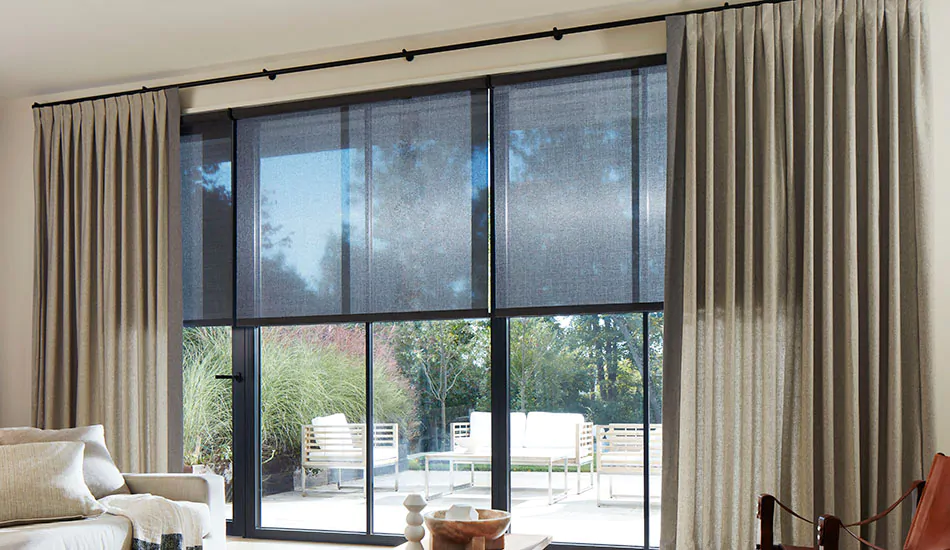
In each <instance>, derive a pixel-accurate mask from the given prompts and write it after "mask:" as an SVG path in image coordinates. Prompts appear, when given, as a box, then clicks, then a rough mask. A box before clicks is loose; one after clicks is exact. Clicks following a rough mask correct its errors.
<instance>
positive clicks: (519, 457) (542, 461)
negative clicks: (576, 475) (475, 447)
mask: <svg viewBox="0 0 950 550" xmlns="http://www.w3.org/2000/svg"><path fill="white" fill-rule="evenodd" d="M422 456H423V459H424V460H425V492H426V500H428V499H431V498H435V497H438V496H442V495H444V494H452V493H454V492H455V491H456V489H467V488H469V487H474V486H475V465H476V464H489V465H490V464H491V454H485V453H469V452H462V451H443V452H438V453H425V454H423V455H422ZM568 460H570V456H569V455H567V454H547V455H543V454H512V455H511V464H512V466H547V468H548V504H554V503H555V502H557V501H559V500H561V499H563V498H564V497H566V496H567V491H568V489H567V472H568V465H567V462H568ZM429 462H448V463H449V490H448V491H446V492H444V493H435V494H433V493H431V492H430V491H429ZM456 463H459V464H468V465H469V466H471V480H470V481H469V482H468V483H463V484H461V485H456V484H455V475H454V474H455V464H456ZM555 464H557V465H558V466H559V467H560V466H561V465H563V467H564V491H562V492H559V493H557V494H555V493H554V465H555Z"/></svg>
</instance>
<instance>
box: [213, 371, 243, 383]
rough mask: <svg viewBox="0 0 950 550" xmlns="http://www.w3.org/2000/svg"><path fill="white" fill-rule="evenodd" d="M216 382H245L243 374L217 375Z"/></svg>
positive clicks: (215, 376)
mask: <svg viewBox="0 0 950 550" xmlns="http://www.w3.org/2000/svg"><path fill="white" fill-rule="evenodd" d="M214 379H215V380H234V381H235V382H243V381H244V375H243V374H241V373H237V374H216V375H214Z"/></svg>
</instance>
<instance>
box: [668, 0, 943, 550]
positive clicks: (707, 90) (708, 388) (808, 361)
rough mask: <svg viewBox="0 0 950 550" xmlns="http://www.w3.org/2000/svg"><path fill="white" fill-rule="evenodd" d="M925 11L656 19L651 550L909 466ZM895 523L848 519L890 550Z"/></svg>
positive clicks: (874, 484)
mask: <svg viewBox="0 0 950 550" xmlns="http://www.w3.org/2000/svg"><path fill="white" fill-rule="evenodd" d="M923 9H924V8H923V1H922V0H797V1H794V2H784V3H780V4H767V5H761V6H756V7H750V8H741V9H735V10H723V11H719V12H711V13H705V14H694V15H686V16H678V17H671V18H670V19H668V28H667V36H668V50H667V56H668V72H669V97H670V111H669V116H670V121H669V125H670V126H669V133H670V136H669V170H668V173H669V177H670V186H669V192H668V193H669V197H668V208H669V213H668V232H667V234H668V252H667V258H668V264H667V286H666V288H667V302H666V311H665V315H666V318H667V323H666V327H667V329H666V331H667V333H666V338H665V342H664V345H665V350H664V354H665V370H664V376H665V379H666V381H667V383H666V384H664V417H665V422H664V424H665V426H664V430H666V429H670V428H672V429H673V430H674V433H676V434H678V437H672V438H664V479H663V490H664V499H663V510H662V514H663V516H662V541H661V545H662V546H663V547H664V548H752V547H753V546H754V544H755V537H756V536H757V532H756V529H755V521H754V518H755V501H756V500H755V499H756V496H757V495H758V494H759V493H764V492H769V493H773V494H775V495H776V496H777V497H778V498H779V499H781V500H782V501H784V502H786V503H788V504H790V505H791V506H792V507H794V508H795V509H797V510H799V511H801V512H803V513H804V514H806V516H809V517H814V516H815V515H817V514H819V513H826V512H827V513H834V514H836V515H838V516H840V517H842V518H843V519H844V520H846V521H856V520H858V519H860V518H863V517H868V516H870V515H873V514H874V513H876V512H878V511H880V510H881V509H883V508H885V507H886V506H887V505H888V504H889V503H890V502H892V501H893V500H895V499H896V498H897V497H898V496H900V495H901V494H902V493H903V491H904V490H905V489H906V487H907V485H908V484H909V483H910V482H911V481H912V480H913V479H916V478H920V477H922V476H923V474H924V472H925V470H924V468H925V467H926V463H928V462H929V458H930V455H931V453H932V446H931V444H930V437H931V432H932V430H931V426H930V424H931V422H932V418H931V412H930V406H931V405H930V403H929V397H930V396H929V395H928V393H927V391H928V390H927V388H928V383H927V380H928V377H929V368H930V363H929V353H930V352H929V350H930V340H929V338H930V335H929V334H928V332H927V330H926V327H927V326H928V325H927V315H928V313H927V311H926V307H925V306H926V303H927V301H926V294H927V289H928V285H929V282H928V281H927V280H925V278H924V276H925V273H926V269H925V261H926V258H927V257H928V253H929V252H928V249H929V244H928V243H926V242H925V241H924V240H923V237H924V236H925V235H927V233H926V228H924V227H923V223H924V222H925V220H926V214H925V212H926V210H925V209H926V208H927V201H926V190H927V189H928V188H929V187H928V186H929V184H930V178H931V173H930V170H931V168H930V164H929V160H930V151H929V149H928V145H927V136H928V135H929V131H930V129H929V120H928V118H927V117H928V112H929V111H928V105H929V101H930V98H929V93H928V91H927V64H928V60H927V54H926V52H925V49H924V44H926V36H925V33H926V28H925V15H924V14H923V13H922V12H923ZM909 518H910V510H909V508H905V509H904V510H902V511H901V513H899V514H895V515H894V518H893V519H891V520H888V521H885V522H881V523H880V524H879V525H877V526H875V527H871V528H868V529H866V530H865V531H864V534H865V535H866V536H869V537H871V539H872V540H876V541H878V542H879V543H880V544H882V545H883V546H885V547H900V546H901V545H902V535H903V533H904V531H905V530H906V528H907V526H908V525H909ZM779 523H780V524H779V525H778V527H779V532H780V533H781V534H782V535H783V536H784V542H794V541H797V542H798V543H799V544H802V543H809V542H810V541H811V540H813V537H814V533H813V528H812V527H810V526H809V525H807V524H805V523H802V522H797V523H793V520H792V519H791V518H790V517H788V516H782V519H781V520H780V522H779Z"/></svg>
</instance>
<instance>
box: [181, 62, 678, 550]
mask: <svg viewBox="0 0 950 550" xmlns="http://www.w3.org/2000/svg"><path fill="white" fill-rule="evenodd" d="M665 64H666V55H665V54H657V55H648V56H640V57H635V58H628V59H619V60H611V61H604V62H598V63H587V64H581V65H571V66H565V67H556V68H552V69H541V70H534V71H526V72H513V73H504V74H498V75H490V76H485V77H480V78H469V79H464V80H454V81H447V82H439V83H434V84H425V85H420V86H404V87H397V88H390V89H383V90H377V91H371V92H361V93H357V94H346V95H339V96H331V97H325V98H318V99H312V100H305V101H297V102H289V103H278V104H272V105H264V106H259V107H248V108H240V109H228V110H227V111H216V112H210V113H200V114H193V115H185V116H183V117H182V135H187V134H188V133H194V132H197V131H200V130H202V129H207V128H213V127H218V128H225V127H227V128H228V131H230V132H231V135H232V158H231V162H232V170H231V174H232V200H233V204H234V205H235V206H237V205H238V202H239V200H238V197H237V195H236V194H235V192H236V191H237V189H236V185H235V180H236V177H237V170H236V169H235V164H234V163H235V161H236V160H237V159H236V147H237V144H236V141H237V140H236V136H235V135H234V134H235V131H234V129H235V124H234V123H235V121H236V120H238V119H241V118H248V117H257V116H266V115H274V114H285V113H291V112H297V111H305V110H313V109H319V108H326V107H343V106H346V105H353V104H358V103H371V102H377V101H387V100H393V99H404V98H409V97H417V96H422V95H433V94H440V93H449V92H458V91H466V90H467V91H484V92H485V93H487V94H488V104H489V113H488V114H489V121H488V128H489V132H488V133H489V135H488V136H486V138H487V146H488V155H487V156H488V162H489V168H488V175H489V183H488V192H487V194H488V196H487V197H485V198H479V197H474V196H473V203H474V201H476V200H486V199H487V201H488V212H489V220H488V244H489V250H488V267H487V273H486V274H485V276H486V277H490V276H491V275H490V273H491V271H492V270H493V267H492V266H494V265H496V264H495V243H494V238H495V234H496V233H495V227H494V224H495V217H494V216H491V212H493V211H494V206H495V205H494V201H495V174H494V170H493V169H492V168H491V158H492V156H493V155H494V154H495V153H494V151H495V148H494V143H493V141H494V136H493V135H491V134H492V132H491V131H490V128H491V127H492V122H493V119H492V118H493V117H494V116H495V113H494V112H493V109H492V108H491V104H492V99H491V95H490V94H491V89H492V88H493V86H495V85H507V84H516V83H523V82H532V81H539V80H547V79H556V78H565V77H571V76H581V75H587V74H596V73H602V72H611V71H620V70H636V69H640V68H645V67H655V66H661V65H665ZM474 116H475V115H474V113H473V119H474ZM474 132H475V129H473V134H474ZM473 137H475V136H474V135H473ZM474 146H475V145H474V140H473V148H474ZM474 177H475V176H474V167H473V178H474ZM234 212H235V220H236V217H237V216H236V212H237V208H234ZM233 229H235V238H234V247H235V250H234V251H233V253H234V254H235V257H236V252H237V251H236V248H237V240H238V239H237V235H236V233H237V232H236V221H235V227H234V228H233ZM475 230H476V228H475V227H474V220H473V235H474V231H475ZM474 246H475V243H474V239H473V247H474ZM474 252H475V251H474V250H473V254H474ZM473 265H474V264H473ZM232 271H233V273H232V275H233V276H234V277H235V280H234V283H236V272H237V262H236V261H232ZM473 275H474V273H473ZM233 288H234V292H235V294H237V293H238V292H239V289H238V288H237V285H236V284H235V285H234V287H233ZM236 303H237V302H236V300H234V304H233V305H234V307H235V312H234V317H233V318H232V319H227V320H221V319H202V320H195V321H191V322H188V323H186V326H211V325H228V324H230V325H231V326H232V334H233V338H234V340H233V342H234V344H233V352H232V359H233V361H232V365H233V366H232V368H233V372H234V374H241V375H243V380H244V381H243V382H238V381H236V380H235V381H233V382H232V383H233V398H234V401H233V407H234V409H233V410H234V412H233V414H234V432H233V433H234V442H233V444H234V449H235V452H234V457H235V459H234V472H235V474H234V475H235V477H234V520H233V521H229V524H228V534H229V535H232V536H244V537H246V538H251V539H269V540H287V541H303V542H324V543H337V544H367V545H380V546H396V545H399V544H401V543H403V542H405V539H404V538H403V537H402V536H399V535H388V534H377V533H374V532H373V525H372V517H373V500H374V499H373V498H368V499H367V504H366V515H367V526H366V532H365V533H354V532H335V531H318V530H291V529H283V528H268V527H263V526H261V521H260V519H261V515H260V512H261V510H260V504H261V500H260V495H261V485H260V483H261V472H260V458H261V449H260V437H259V434H260V364H261V363H260V327H262V326H270V325H299V324H306V325H319V324H340V323H361V324H365V327H366V334H367V339H366V345H367V346H369V347H368V348H367V349H366V353H365V355H366V358H367V359H366V368H367V376H366V380H367V388H366V389H367V395H366V399H367V411H371V410H372V406H371V404H372V402H373V400H372V391H373V388H372V375H371V374H372V356H373V353H372V347H371V346H372V333H373V330H372V329H373V324H374V323H378V322H398V321H428V320H432V321H437V320H451V319H486V320H489V321H490V326H491V344H490V345H491V350H490V354H491V358H492V369H491V390H490V392H491V411H492V413H493V414H492V489H491V499H492V506H493V507H495V508H499V509H505V510H510V509H511V502H510V498H511V492H510V485H511V483H510V476H511V472H510V457H509V453H508V450H509V444H508V442H509V438H510V426H509V423H510V419H509V414H508V412H509V409H510V403H509V392H510V380H509V366H510V353H509V350H510V334H509V330H508V327H509V324H510V320H511V319H513V318H518V317H537V316H552V315H585V314H586V315H595V314H610V313H616V314H620V313H628V314H639V315H642V319H643V327H644V343H643V350H642V352H643V362H642V368H643V371H644V372H642V373H641V376H642V380H644V381H645V383H644V392H643V393H644V396H643V415H644V424H650V423H651V420H650V418H651V416H652V415H651V414H650V403H649V399H650V396H649V391H650V390H649V387H650V380H649V376H650V375H649V338H650V334H649V332H650V331H649V318H650V316H651V315H652V314H655V313H663V306H664V304H663V302H646V303H629V304H607V305H590V306H567V307H561V306H543V307H527V308H509V309H505V310H503V311H499V310H498V309H496V307H495V292H494V288H491V287H489V290H488V303H489V308H488V309H485V310H482V309H472V310H465V311H462V310H458V311H456V310H452V311H440V312H434V311H426V312H409V313H383V314H342V315H332V316H308V317H278V318H266V319H256V320H250V321H246V320H240V319H237V315H236ZM366 422H367V429H368V430H370V431H369V432H368V433H370V434H371V433H372V432H371V430H372V428H373V424H372V422H373V420H372V413H371V412H369V413H368V414H367V420H366ZM252 434H258V435H257V436H252ZM370 437H372V436H371V435H370ZM649 445H650V442H649V430H646V434H645V441H644V460H645V468H646V469H647V471H648V469H649ZM369 464H370V465H372V461H371V460H370V461H369ZM366 476H367V478H368V479H367V481H368V483H367V487H369V491H370V494H371V495H372V479H373V472H372V466H370V471H369V472H367V473H366ZM644 480H645V481H644V483H645V487H644V489H645V493H644V498H645V503H646V505H645V506H644V544H643V545H642V546H632V545H629V546H616V545H602V544H583V543H558V542H555V543H552V544H551V545H550V548H552V550H587V549H591V550H593V549H626V548H651V549H652V548H656V547H650V546H649V540H650V508H651V505H650V504H649V500H650V487H649V475H645V476H644Z"/></svg>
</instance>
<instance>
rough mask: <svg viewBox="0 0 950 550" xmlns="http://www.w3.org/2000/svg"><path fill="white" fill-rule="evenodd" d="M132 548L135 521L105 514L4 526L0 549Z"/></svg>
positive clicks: (73, 549)
mask: <svg viewBox="0 0 950 550" xmlns="http://www.w3.org/2000/svg"><path fill="white" fill-rule="evenodd" d="M51 548H55V549H56V550H130V549H131V548H132V522H130V521H129V520H128V519H127V518H124V517H121V516H113V515H109V514H102V515H100V516H97V517H94V518H86V519H80V520H73V521H56V522H51V523H34V524H31V525H17V526H14V527H4V528H0V550H50V549H51Z"/></svg>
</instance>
